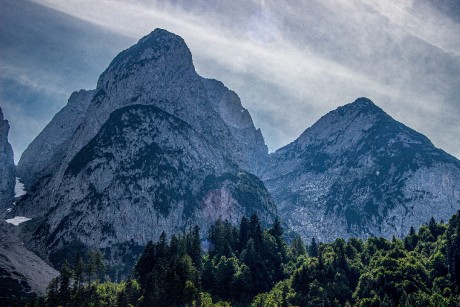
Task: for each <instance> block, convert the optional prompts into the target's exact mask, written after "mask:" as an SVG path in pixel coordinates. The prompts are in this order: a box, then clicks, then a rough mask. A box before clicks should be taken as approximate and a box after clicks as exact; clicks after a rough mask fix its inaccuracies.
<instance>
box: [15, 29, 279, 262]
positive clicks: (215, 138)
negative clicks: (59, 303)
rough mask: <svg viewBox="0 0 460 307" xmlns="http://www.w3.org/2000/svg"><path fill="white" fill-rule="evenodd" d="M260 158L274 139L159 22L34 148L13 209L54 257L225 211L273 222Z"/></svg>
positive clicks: (153, 234) (150, 235) (205, 220)
mask: <svg viewBox="0 0 460 307" xmlns="http://www.w3.org/2000/svg"><path fill="white" fill-rule="evenodd" d="M74 114H76V115H75V116H74ZM63 122H68V123H69V122H71V124H70V126H69V127H65V125H62V123H63ZM56 133H57V134H60V135H59V136H58V135H55V134H56ZM48 139H51V142H48ZM248 144H250V146H247V145H248ZM258 155H260V156H261V158H262V159H264V158H266V157H267V149H266V146H265V144H264V142H263V138H262V135H261V133H260V131H259V130H256V129H255V127H254V125H253V123H252V119H251V117H250V115H249V113H248V112H247V110H246V109H244V108H243V107H242V106H241V103H240V101H239V99H238V97H237V96H236V94H234V93H233V92H231V91H229V90H228V89H227V88H225V87H224V86H223V84H222V83H220V82H218V81H214V80H207V79H203V78H202V77H200V76H199V75H198V74H197V73H196V72H195V69H194V67H193V62H192V57H191V54H190V51H189V49H188V48H187V46H186V45H185V43H184V41H183V40H182V38H180V37H178V36H176V35H174V34H171V33H169V32H167V31H165V30H158V29H157V30H155V31H154V32H152V33H151V34H149V35H148V36H146V37H144V38H142V39H141V40H140V41H139V42H138V44H136V45H134V46H133V47H131V48H129V49H127V50H125V51H123V52H121V53H120V54H119V55H118V56H117V57H116V58H115V59H114V60H113V61H112V63H111V64H110V66H109V67H108V68H107V70H106V71H105V72H104V73H103V74H102V75H101V77H100V78H99V81H98V85H97V88H96V89H95V90H94V91H91V92H79V93H76V94H73V96H72V97H71V99H69V104H68V105H67V106H66V107H65V108H64V109H63V110H62V111H61V112H60V113H59V114H58V115H56V117H55V118H54V119H53V121H52V122H51V123H50V125H48V126H47V128H46V129H45V130H44V131H43V132H42V133H41V134H40V135H39V137H37V139H36V140H35V141H34V142H33V143H32V144H31V146H29V148H28V149H27V152H25V153H24V155H23V157H21V161H20V163H19V164H20V165H21V167H20V169H21V172H20V173H21V178H22V179H23V180H24V182H25V183H26V186H27V188H28V194H27V195H26V196H24V197H23V198H22V199H21V201H20V202H19V204H18V205H17V206H16V207H15V208H14V209H13V212H12V213H11V214H12V215H25V216H27V217H32V218H34V221H35V223H36V227H35V231H34V234H33V244H34V248H35V249H36V250H39V251H42V252H45V251H46V253H47V254H48V255H51V260H53V259H58V258H59V255H61V254H60V253H61V252H62V250H63V249H64V248H65V247H66V246H69V244H70V243H72V242H73V243H72V244H80V245H83V246H85V247H97V248H107V250H110V251H111V252H114V251H116V248H115V247H120V246H127V245H129V246H131V247H132V246H142V245H145V244H146V243H147V241H148V240H156V239H158V237H159V235H160V233H161V232H162V231H166V233H167V234H169V235H170V234H172V233H177V232H181V231H184V230H185V229H186V228H187V227H189V226H192V225H195V224H198V225H199V226H200V227H201V229H203V230H206V229H207V227H208V225H209V224H210V223H211V222H213V221H214V220H216V219H217V218H219V217H221V218H223V219H225V218H227V219H229V220H231V221H235V222H236V221H237V220H238V219H239V218H240V217H241V216H242V215H244V214H246V215H247V214H251V213H252V212H254V211H256V212H258V213H259V215H260V216H261V219H262V220H263V221H265V222H268V221H270V220H271V219H272V218H273V216H274V214H275V211H276V208H275V206H274V204H273V202H272V201H271V198H270V195H269V193H268V192H267V191H266V189H265V187H264V185H263V183H262V182H261V181H260V180H259V179H258V178H257V177H255V176H254V175H252V174H251V173H250V172H249V171H251V170H255V169H257V168H258V167H260V165H259V164H258V162H257V161H258V159H257V157H258ZM35 156H38V157H43V158H42V159H40V160H39V163H37V165H36V166H32V165H33V164H34V162H33V157H35ZM29 166H32V167H29ZM120 248H121V247H120ZM114 257H115V256H114ZM118 260H120V259H118Z"/></svg>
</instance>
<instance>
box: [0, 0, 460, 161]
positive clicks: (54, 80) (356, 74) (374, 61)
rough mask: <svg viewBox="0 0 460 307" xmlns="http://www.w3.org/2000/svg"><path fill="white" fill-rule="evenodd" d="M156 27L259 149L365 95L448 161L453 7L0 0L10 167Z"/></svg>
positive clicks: (456, 79) (454, 116) (456, 28)
mask: <svg viewBox="0 0 460 307" xmlns="http://www.w3.org/2000/svg"><path fill="white" fill-rule="evenodd" d="M155 28H164V29H167V30H169V31H171V32H174V33H176V34H178V35H180V36H182V37H183V38H184V40H185V41H186V43H187V45H188V46H189V48H190V49H191V52H192V54H193V59H194V64H195V67H196V69H197V71H198V73H199V74H200V75H202V76H204V77H208V78H214V79H218V80H221V81H223V82H224V84H225V85H226V86H227V87H229V88H230V89H232V90H234V91H235V92H237V94H238V95H239V96H240V98H241V100H242V103H243V105H244V106H245V107H246V108H247V109H249V111H250V112H251V115H252V117H253V119H254V122H255V124H256V126H257V127H260V128H261V129H262V133H263V135H264V137H265V140H266V143H267V144H268V146H269V148H270V150H271V151H274V150H276V149H278V148H279V147H281V146H283V145H286V144H287V143H290V142H291V141H293V140H294V139H295V138H296V137H297V136H299V135H300V133H301V132H302V131H304V130H305V129H306V128H307V127H309V126H311V125H312V124H313V123H314V122H315V121H316V120H318V119H319V118H320V117H321V116H322V115H324V114H325V113H327V112H328V111H330V110H333V109H335V108H336V107H338V106H340V105H343V104H346V103H349V102H352V101H354V100H355V99H356V98H358V97H362V96H365V97H368V98H370V99H372V100H373V101H374V102H375V103H376V104H377V105H379V106H380V107H382V108H383V109H384V110H385V111H386V112H387V113H389V114H390V115H391V116H393V117H394V118H395V119H397V120H399V121H401V122H403V123H404V124H406V125H408V126H409V127H411V128H414V129H416V130H417V131H419V132H421V133H423V134H425V135H426V136H428V137H429V138H430V139H431V140H432V141H433V143H434V144H435V145H436V146H437V147H440V148H442V149H444V150H445V151H447V152H448V153H450V154H453V155H455V156H456V157H457V158H460V137H459V135H460V123H459V122H460V121H459V118H460V98H459V97H460V35H459V34H458V33H460V1H458V0H437V1H428V0H426V1H423V0H418V1H404V0H385V1H379V0H375V1H371V0H356V1H352V0H346V1H345V0H343V1H339V0H318V1H314V0H311V1H307V0H306V1H248V0H241V1H239V0H232V1H224V0H223V1H205V0H202V1H190V0H183V1H180V0H179V1H151V0H130V1H128V0H125V1H121V0H120V1H116V0H111V1H109V0H98V1H94V0H66V1H61V0H36V1H33V2H31V1H18V0H1V7H0V71H1V74H0V106H1V107H2V108H3V109H4V113H5V117H6V118H7V119H8V120H9V121H10V126H11V131H10V142H11V143H12V145H13V148H14V151H15V160H16V161H17V160H18V159H19V156H20V154H21V153H22V151H23V150H24V149H25V148H26V147H27V145H28V144H29V143H30V142H31V141H32V139H33V138H34V137H35V136H36V135H37V134H38V133H39V132H40V131H41V129H43V127H44V126H45V125H46V124H47V123H48V122H49V121H50V120H51V118H52V117H53V115H54V114H55V113H56V112H57V111H58V110H59V109H60V108H62V107H63V106H64V105H65V104H66V102H67V99H68V97H69V96H70V94H71V92H72V91H75V90H79V89H81V88H85V89H92V88H94V87H95V86H96V81H97V78H98V77H99V75H100V74H101V73H102V71H103V70H104V69H105V68H106V67H107V65H108V64H109V62H110V61H111V60H112V59H113V57H115V56H116V54H118V53H119V52H120V51H121V50H123V49H126V48H128V47H129V46H131V45H132V44H134V43H135V42H137V40H138V39H139V38H141V37H142V36H144V35H146V34H148V33H149V32H151V31H153V30H154V29H155Z"/></svg>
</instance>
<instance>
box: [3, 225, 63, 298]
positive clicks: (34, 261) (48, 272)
mask: <svg viewBox="0 0 460 307" xmlns="http://www.w3.org/2000/svg"><path fill="white" fill-rule="evenodd" d="M16 228H17V227H16V226H13V225H9V224H7V223H6V222H5V221H0V304H1V305H2V306H15V305H16V304H19V305H24V304H25V303H26V302H31V301H33V299H34V298H35V296H36V295H37V294H38V295H45V294H46V287H47V285H48V284H49V283H50V281H51V280H52V279H53V278H54V277H56V276H58V274H59V273H58V272H57V271H56V270H55V269H53V268H52V267H50V266H49V265H48V264H47V263H46V262H44V261H43V260H42V259H40V257H38V256H37V255H36V254H34V253H33V252H31V251H30V250H28V249H27V248H26V247H25V246H24V244H23V243H22V242H21V239H20V237H19V235H18V231H17V229H16Z"/></svg>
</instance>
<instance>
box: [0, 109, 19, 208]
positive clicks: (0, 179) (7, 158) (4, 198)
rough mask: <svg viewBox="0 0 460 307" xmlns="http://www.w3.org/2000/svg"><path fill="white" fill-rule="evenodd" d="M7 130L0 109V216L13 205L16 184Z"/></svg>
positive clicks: (6, 124)
mask: <svg viewBox="0 0 460 307" xmlns="http://www.w3.org/2000/svg"><path fill="white" fill-rule="evenodd" d="M9 130H10V126H9V125H8V121H7V120H5V119H3V112H2V109H1V108H0V216H3V215H4V214H6V209H8V208H11V207H12V205H13V200H14V186H15V182H16V176H15V166H14V156H13V149H12V148H11V144H10V143H9V142H8V132H9Z"/></svg>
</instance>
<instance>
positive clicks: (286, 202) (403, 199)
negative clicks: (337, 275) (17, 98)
mask: <svg viewBox="0 0 460 307" xmlns="http://www.w3.org/2000/svg"><path fill="white" fill-rule="evenodd" d="M261 178H262V179H263V181H264V182H265V184H266V186H267V188H268V190H269V191H270V193H271V194H272V196H273V197H274V200H275V202H276V204H277V206H278V209H279V213H280V215H281V217H282V219H283V220H284V221H285V222H287V224H288V225H289V226H290V227H291V229H292V230H294V231H296V232H298V233H299V234H301V235H302V236H303V237H304V238H306V239H310V238H311V237H315V238H317V239H320V240H321V241H331V240H334V239H335V238H340V237H341V238H350V237H369V236H383V237H386V238H389V237H391V236H393V235H396V236H402V235H404V234H406V233H408V231H409V229H410V227H411V226H414V227H416V228H417V227H418V226H420V225H421V224H423V223H426V222H428V221H429V219H430V218H431V217H434V218H435V219H436V220H438V221H439V220H441V219H444V221H446V220H447V219H448V218H449V217H450V216H451V215H452V214H454V213H455V212H456V210H458V209H459V208H460V161H459V160H457V159H456V158H454V157H452V156H450V155H448V154H447V153H445V152H444V151H442V150H440V149H437V148H436V147H435V146H434V145H433V144H432V143H431V142H430V140H429V139H428V138H426V137H425V136H423V135H422V134H420V133H418V132H416V131H414V130H412V129H410V128H408V127H406V126H405V125H403V124H401V123H399V122H397V121H396V120H394V119H393V118H391V117H390V116H389V115H388V114H386V113H385V112H384V111H383V110H382V109H380V108H379V107H377V106H376V105H375V104H374V103H373V102H372V101H370V100H369V99H366V98H360V99H357V100H356V101H355V102H353V103H351V104H348V105H345V106H343V107H340V108H338V109H336V110H334V111H332V112H330V113H328V114H326V115H325V116H323V117H322V118H321V119H320V120H319V121H318V122H316V123H315V124H314V125H313V126H312V127H310V128H308V129H307V130H305V132H303V133H302V134H301V135H300V136H299V137H298V138H297V139H296V140H295V141H294V142H292V143H291V144H289V145H287V146H285V147H283V148H281V149H279V150H277V151H276V152H275V153H273V154H271V155H270V158H269V162H268V165H267V168H266V169H265V171H263V172H262V174H261Z"/></svg>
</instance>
